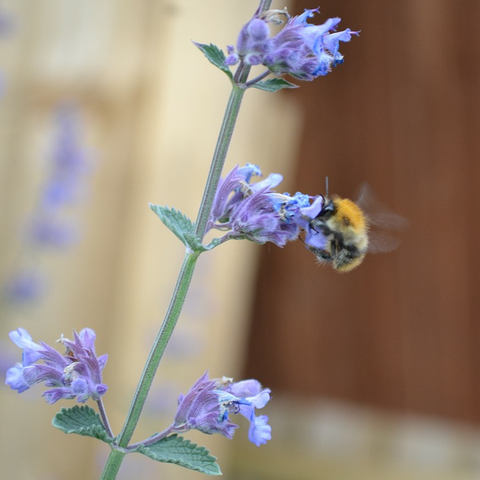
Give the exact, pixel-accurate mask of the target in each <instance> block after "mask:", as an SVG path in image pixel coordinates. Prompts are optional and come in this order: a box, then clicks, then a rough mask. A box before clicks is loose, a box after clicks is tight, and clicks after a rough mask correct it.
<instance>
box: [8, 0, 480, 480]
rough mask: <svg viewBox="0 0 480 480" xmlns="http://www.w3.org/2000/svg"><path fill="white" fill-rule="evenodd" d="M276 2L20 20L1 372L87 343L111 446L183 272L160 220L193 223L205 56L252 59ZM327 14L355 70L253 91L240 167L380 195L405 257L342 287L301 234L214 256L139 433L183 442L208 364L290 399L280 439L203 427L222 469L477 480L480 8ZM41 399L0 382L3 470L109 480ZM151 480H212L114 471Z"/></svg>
mask: <svg viewBox="0 0 480 480" xmlns="http://www.w3.org/2000/svg"><path fill="white" fill-rule="evenodd" d="M257 4H258V2H257V1H256V0H255V1H253V0H252V1H251V0H248V1H244V2H234V1H226V0H199V1H196V2H188V1H186V0H101V1H98V0H83V1H82V2H77V1H75V0H37V1H36V2H29V1H27V0H15V1H14V0H9V1H4V2H2V3H1V4H0V225H1V227H0V251H1V252H2V253H1V255H0V281H1V288H2V302H1V306H0V315H1V318H0V369H1V370H2V375H4V374H5V372H6V370H7V369H8V368H9V367H10V366H12V365H13V364H14V363H15V362H17V361H19V360H20V350H19V349H18V348H17V347H15V345H13V343H12V342H11V341H10V340H9V338H8V332H10V331H11V330H14V329H16V328H18V327H24V328H26V329H27V330H28V331H29V332H30V334H31V335H32V337H33V338H34V340H35V341H40V340H43V341H45V342H47V343H49V344H53V343H54V342H55V340H56V339H57V338H59V336H60V334H61V333H63V334H65V336H67V337H69V336H70V337H71V334H72V330H73V329H76V330H77V331H79V330H81V329H82V328H84V327H91V328H93V329H94V330H95V331H96V333H97V344H96V347H97V352H98V353H99V354H102V353H108V354H109V361H108V363H107V366H106V369H105V371H104V381H105V383H107V384H108V385H109V391H108V393H107V395H106V396H105V397H104V400H105V404H106V407H107V411H108V413H109V416H110V420H111V423H112V427H113V429H114V431H115V432H118V431H119V430H120V429H121V426H122V424H123V421H124V418H125V414H126V412H127V409H128V407H129V404H130V401H131V398H132V394H133V391H134V389H135V386H136V383H137V380H138V378H139V375H140V373H141V371H142V368H143V365H144V362H145V360H146V357H147V355H148V351H149V348H150V346H151V343H152V340H153V338H154V336H155V335H156V332H157V331H158V328H159V325H160V323H161V321H162V319H163V314H164V312H165V310H166V307H167V304H168V301H169V299H170V295H171V292H172V289H173V284H174V282H175V280H176V275H177V273H178V271H179V268H180V265H181V262H182V258H183V246H182V245H181V244H180V242H178V240H177V239H176V238H175V237H174V236H173V235H172V234H171V233H170V232H169V231H167V229H166V228H165V227H164V226H163V225H162V224H161V222H160V221H159V220H158V218H156V217H155V215H154V214H153V213H152V212H151V211H150V209H149V208H148V203H149V202H151V203H156V204H162V205H169V206H173V207H175V208H177V209H180V210H181V211H182V212H184V213H185V214H187V215H189V216H190V217H191V218H195V216H196V213H197V209H198V205H199V202H200V198H201V194H202V191H203V185H204V182H205V179H206V176H207V172H208V168H209V163H210V159H211V156H212V153H213V149H214V146H215V141H216V138H217V134H218V129H219V126H220V123H221V119H222V116H223V111H224V108H225V105H226V101H227V98H228V94H229V82H228V81H227V79H226V77H225V76H224V75H223V74H221V73H220V72H219V71H217V70H216V69H215V68H213V67H212V66H211V65H210V64H209V63H208V62H207V61H206V60H205V58H204V57H203V55H202V54H201V53H200V52H199V51H197V49H196V48H195V47H194V46H193V45H192V43H191V40H195V41H198V42H203V43H210V42H212V43H215V44H217V45H218V46H220V47H221V48H225V47H226V45H229V44H234V43H235V42H236V36H237V34H238V31H239V30H240V28H241V26H242V25H243V24H244V23H245V22H246V21H248V19H249V18H250V17H251V15H252V14H253V12H254V11H255V9H256V7H257ZM287 5H288V7H289V11H290V13H291V14H294V15H297V14H300V13H302V12H303V11H304V9H305V8H315V7H317V6H318V5H317V4H316V3H315V4H312V3H309V2H305V1H295V2H294V1H290V2H287ZM284 6H285V3H281V4H279V3H278V2H274V3H273V7H274V8H283V7H284ZM320 7H321V14H320V15H317V16H316V17H315V22H316V23H322V22H323V21H325V20H326V19H327V18H329V17H336V16H340V17H341V18H342V23H341V24H340V28H341V29H344V28H347V27H350V28H352V29H354V30H361V33H360V37H358V38H353V39H352V41H351V42H350V43H347V44H342V45H341V52H342V53H343V54H344V55H345V63H344V64H343V65H341V66H339V67H338V68H336V69H335V70H334V71H333V72H332V73H331V74H329V75H328V76H326V77H323V78H318V79H317V80H316V81H314V82H311V83H302V84H301V88H300V89H298V90H296V91H284V92H280V93H277V94H275V95H273V94H267V93H264V92H260V91H249V92H248V93H247V94H246V96H245V99H244V103H243V106H242V110H241V113H240V117H239V120H238V124H237V129H236V131H235V135H234V138H233V141H232V146H231V149H230V153H229V157H228V159H227V165H226V169H228V170H229V169H231V168H232V167H233V166H234V165H236V164H245V163H255V164H258V165H259V166H260V167H261V169H262V170H263V172H264V173H265V174H268V173H270V172H279V173H281V174H283V175H284V178H285V180H284V183H282V185H281V186H280V188H279V189H280V190H284V191H290V192H295V191H302V192H305V193H309V194H312V195H313V194H317V193H323V192H324V185H325V176H328V177H329V180H330V192H331V193H337V194H339V195H341V196H345V197H351V198H355V196H356V194H357V192H358V189H359V187H360V185H361V184H362V183H364V182H368V183H369V185H370V186H371V188H372V190H373V192H374V193H375V195H376V197H378V199H380V201H381V202H382V203H384V204H385V205H387V206H388V207H390V208H391V209H392V210H393V211H395V212H397V213H398V214H400V215H402V216H403V217H405V218H407V219H408V220H409V221H410V226H409V228H408V230H406V231H405V232H403V234H402V244H401V246H400V248H398V249H397V250H396V251H395V252H392V253H388V254H384V255H372V256H368V257H367V259H366V260H365V262H364V264H363V265H362V266H361V267H360V268H358V269H357V270H355V271H353V272H351V273H348V274H344V275H340V274H337V273H336V272H334V271H333V270H331V269H329V268H326V267H321V266H318V265H317V263H316V262H315V259H314V257H313V255H312V254H311V253H310V252H308V251H307V250H306V249H305V248H304V246H303V245H302V244H301V243H300V242H295V243H294V244H291V245H287V246H286V247H285V248H283V249H279V248H277V247H276V246H274V245H266V246H263V247H259V246H257V245H253V244H248V243H247V242H230V243H229V244H226V245H223V246H222V247H221V248H218V249H216V250H215V251H214V252H212V253H209V254H206V255H203V256H202V257H201V258H200V260H199V262H198V266H197V270H196V272H195V276H194V279H193V283H192V287H191V290H190V292H189V297H188V299H187V304H186V306H185V308H184V311H183V313H182V316H181V319H180V322H179V325H178V327H177V329H176V331H175V334H174V336H173V338H172V341H171V343H170V344H169V347H168V351H167V354H166V358H165V361H164V362H163V363H162V365H161V367H160V369H159V372H158V375H157V378H156V380H155V384H154V387H153V389H152V391H151V393H150V396H149V399H148V404H147V407H146V409H145V412H144V415H143V417H142V419H141V421H140V424H139V427H138V430H137V432H136V434H135V437H134V440H135V441H138V440H141V439H142V438H145V437H146V436H149V435H151V434H152V433H153V432H154V431H159V430H162V429H163V428H164V427H165V426H166V425H168V424H169V423H170V422H171V418H172V415H173V414H174V412H175V407H176V399H177V396H178V394H179V393H186V392H187V391H188V389H189V387H190V386H191V385H192V384H193V383H194V382H195V380H196V379H197V378H198V377H199V376H200V375H201V374H202V373H203V372H204V371H205V370H207V369H209V371H210V375H211V376H212V377H217V376H222V375H226V376H232V377H235V378H236V379H237V380H239V379H241V378H247V377H254V378H257V379H258V380H260V381H261V382H262V384H263V385H264V386H268V387H270V388H272V391H273V399H272V401H271V402H270V404H269V405H268V407H267V408H266V410H265V412H264V413H266V414H267V415H268V416H269V418H270V424H271V425H272V429H273V439H272V440H271V441H270V442H269V443H268V444H267V445H264V446H262V447H260V448H257V447H256V446H254V445H252V444H250V443H249V442H248V441H247V425H246V424H245V422H242V421H241V420H242V419H239V423H240V425H241V427H243V428H240V429H239V430H238V431H237V433H236V435H235V439H234V440H233V441H228V440H226V439H225V438H223V437H222V438H216V437H207V436H205V435H201V434H196V433H195V432H193V433H192V434H191V435H190V434H189V435H188V438H189V439H191V440H192V441H194V442H198V443H200V444H202V445H206V446H207V447H208V448H209V449H210V450H211V452H212V453H213V454H214V455H216V456H217V457H219V463H220V465H221V467H222V470H223V471H224V474H225V477H226V478H229V479H233V480H237V479H255V480H270V479H280V480H283V479H285V480H289V479H296V480H298V479H300V480H310V479H322V480H352V479H355V480H401V479H402V480H403V479H409V480H411V479H413V480H430V479H432V480H433V479H435V480H447V479H448V480H468V479H474V478H479V476H480V428H479V427H480V424H479V422H480V383H479V379H478V376H479V373H480V351H479V349H478V347H477V342H478V341H479V340H480V330H479V323H478V317H479V315H478V313H479V307H480V297H479V295H478V291H477V290H478V283H479V273H478V272H479V268H478V262H479V260H478V258H477V257H478V254H477V252H476V250H475V248H476V246H477V242H478V238H479V228H480V227H479V225H478V222H476V221H475V220H474V219H473V220H472V217H473V216H475V213H476V210H475V208H476V207H477V206H478V205H479V199H480V196H479V194H478V191H477V190H478V183H479V180H480V171H479V167H478V166H477V163H478V162H477V158H478V157H479V155H480V140H479V139H478V130H479V127H480V118H479V116H480V113H479V112H480V88H479V80H480V78H479V77H480V71H479V68H480V58H479V56H480V49H479V47H478V42H475V41H474V36H473V32H474V31H475V28H476V26H477V23H478V20H479V19H480V4H479V3H478V2H477V1H475V0H465V1H464V2H462V8H461V9H460V8H458V3H457V2H453V1H451V0H450V1H449V0H435V1H433V0H423V1H422V2H418V1H414V0H401V1H397V2H381V1H379V0H373V1H372V0H369V1H367V0H357V1H356V2H345V1H339V0H336V1H334V0H323V1H322V4H321V5H320ZM472 37H473V38H472ZM297 83H298V82H297ZM41 391H42V388H41V387H34V388H32V389H31V390H29V391H27V392H25V393H23V394H22V395H20V396H19V395H17V393H16V392H14V391H12V390H10V389H9V388H8V387H7V386H6V385H3V382H2V384H1V385H0V446H1V448H0V465H1V471H2V477H3V478H8V479H12V480H30V479H35V480H63V479H66V478H68V479H69V480H76V479H80V478H82V479H84V478H92V479H95V478H98V476H99V472H100V471H101V469H102V466H103V462H104V461H105V458H106V456H107V455H108V447H107V446H106V445H104V444H100V442H95V441H93V440H92V439H88V438H84V437H79V436H69V437H65V435H64V434H63V433H61V432H60V431H58V430H55V429H54V428H52V427H51V424H50V422H51V418H52V417H53V416H54V414H55V413H56V412H57V411H58V410H59V409H60V408H61V407H62V406H71V405H72V404H71V403H67V402H63V403H62V404H61V405H60V404H56V405H48V404H46V403H45V402H44V400H43V399H41V397H40V395H41ZM133 476H134V477H135V478H136V480H143V479H147V478H153V477H155V478H157V477H158V478H162V479H166V480H170V479H177V478H182V479H189V478H192V479H193V478H200V477H199V476H200V474H198V473H194V472H189V471H186V470H184V469H180V468H178V467H174V466H169V465H164V464H157V463H155V462H152V461H151V460H149V459H147V458H143V457H141V456H138V457H136V456H135V455H131V456H128V457H127V459H126V460H125V462H124V464H123V466H122V470H121V474H120V475H119V477H118V478H119V479H130V478H132V477H133Z"/></svg>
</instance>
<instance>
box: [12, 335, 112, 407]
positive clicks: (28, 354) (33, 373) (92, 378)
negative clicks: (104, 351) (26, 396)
mask: <svg viewBox="0 0 480 480" xmlns="http://www.w3.org/2000/svg"><path fill="white" fill-rule="evenodd" d="M73 334H74V340H73V341H71V340H68V339H66V338H63V336H62V337H61V338H60V340H58V342H59V343H61V344H62V345H63V346H64V347H65V353H64V354H63V355H62V354H60V353H58V352H57V351H56V350H55V349H54V348H52V347H50V346H49V345H47V344H46V343H43V342H41V343H40V344H38V343H35V342H34V341H33V340H32V337H31V336H30V334H29V333H28V332H27V331H26V330H25V329H23V328H19V329H17V330H14V331H13V332H10V338H11V339H12V341H13V342H14V343H15V344H16V345H17V346H18V347H20V348H21V349H22V350H23V354H22V362H21V363H17V364H16V365H15V366H14V367H12V368H10V369H9V370H8V371H7V375H6V380H5V383H6V384H7V385H9V386H10V387H11V388H12V389H14V390H17V391H18V393H22V392H24V391H25V390H28V389H29V388H30V387H31V386H32V385H34V384H36V383H42V382H43V383H44V384H45V386H47V387H51V388H49V390H46V391H45V392H44V393H43V396H44V397H45V398H46V400H47V402H48V403H55V402H57V401H58V400H60V399H62V398H65V399H74V398H76V399H77V401H78V402H81V403H84V402H86V401H87V400H88V399H89V398H92V399H93V400H95V401H96V400H99V399H100V397H101V396H103V395H104V394H105V392H106V391H107V388H108V387H107V386H106V385H105V384H103V383H102V370H103V368H104V367H105V364H106V362H107V358H108V357H107V355H101V356H100V357H97V356H96V354H95V346H94V343H95V332H94V331H93V330H91V329H89V328H84V329H83V330H82V331H81V332H80V333H79V334H77V332H73ZM40 360H41V361H43V363H37V362H38V361H40Z"/></svg>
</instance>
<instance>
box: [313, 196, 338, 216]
mask: <svg viewBox="0 0 480 480" xmlns="http://www.w3.org/2000/svg"><path fill="white" fill-rule="evenodd" d="M325 200H326V203H325V206H324V207H323V208H322V210H320V213H319V214H318V215H317V218H321V219H322V220H328V219H329V218H330V217H331V216H332V215H333V214H334V213H335V210H336V207H335V203H334V202H333V200H330V199H327V198H326V199H325Z"/></svg>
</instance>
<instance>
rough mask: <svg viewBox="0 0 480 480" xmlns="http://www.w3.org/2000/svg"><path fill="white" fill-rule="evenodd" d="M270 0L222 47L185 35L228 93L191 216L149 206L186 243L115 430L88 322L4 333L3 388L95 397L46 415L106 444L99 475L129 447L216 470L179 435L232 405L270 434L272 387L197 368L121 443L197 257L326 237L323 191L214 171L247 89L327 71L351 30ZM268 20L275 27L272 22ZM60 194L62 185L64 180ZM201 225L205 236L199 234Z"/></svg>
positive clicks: (231, 426)
mask: <svg viewBox="0 0 480 480" xmlns="http://www.w3.org/2000/svg"><path fill="white" fill-rule="evenodd" d="M270 6H271V0H261V1H260V4H259V7H258V9H257V11H256V12H255V13H254V15H253V17H252V18H251V19H250V20H248V22H247V23H246V24H245V25H244V26H243V28H242V29H241V31H240V33H239V35H238V39H237V43H236V46H233V45H230V46H228V47H227V48H226V54H225V53H224V52H223V51H222V50H221V49H220V48H218V47H217V46H215V45H213V44H208V45H207V44H201V43H195V45H196V46H197V47H198V48H199V49H200V50H201V51H202V52H203V54H204V55H205V56H206V58H207V59H208V60H209V61H210V62H211V63H212V64H213V65H214V66H215V67H217V68H218V69H220V70H221V71H222V72H223V73H224V74H226V76H227V78H228V80H229V81H230V83H231V85H232V91H231V94H230V98H229V100H228V103H227V108H226V112H225V116H224V119H223V122H222V125H221V129H220V134H219V138H218V142H217V145H216V148H215V151H214V154H213V159H212V162H211V166H210V172H209V175H208V179H207V182H206V186H205V190H204V194H203V198H202V200H201V203H200V208H199V212H198V215H197V218H196V220H195V221H192V220H190V219H189V218H188V217H187V216H186V215H184V214H183V213H181V212H179V211H177V210H175V209H173V208H168V207H165V206H159V205H150V206H151V209H152V210H153V211H154V212H155V213H156V214H157V215H158V217H159V218H160V220H161V221H162V222H163V223H164V224H165V226H166V227H167V228H168V229H170V230H171V231H172V232H173V233H174V234H175V235H176V236H177V237H178V239H179V240H180V241H181V242H182V243H183V244H184V246H185V258H184V261H183V265H182V267H181V270H180V273H179V276H178V279H177V283H176V286H175V290H174V293H173V296H172V299H171V302H170V305H169V307H168V310H167V312H166V314H165V318H164V321H163V323H162V325H161V326H160V329H159V332H158V335H157V337H156V339H155V341H154V344H153V346H152V349H151V351H150V355H149V357H148V360H147V363H146V365H145V368H144V370H143V373H142V376H141V378H140V381H139V383H138V386H137V389H136V391H135V393H134V396H133V401H132V404H131V406H130V409H129V412H128V414H127V418H126V420H125V423H124V425H123V428H122V430H121V431H120V432H119V433H118V434H115V433H113V432H112V430H111V427H110V425H109V422H108V419H107V413H106V411H105V409H104V406H103V403H102V398H103V396H104V395H106V394H107V393H108V390H107V386H106V385H105V384H104V383H103V380H102V372H103V369H104V368H105V366H106V361H107V356H106V355H101V356H97V354H96V352H95V348H94V341H95V333H94V332H93V331H92V330H90V329H88V328H85V329H83V330H81V331H80V332H79V333H77V332H73V340H69V339H67V338H65V337H63V336H61V337H60V339H59V340H58V343H59V345H60V349H62V348H63V351H62V352H59V351H58V349H55V348H53V347H51V346H50V345H48V344H47V343H43V342H40V343H36V342H34V341H33V339H32V338H31V336H30V335H29V334H28V332H27V331H26V330H24V329H22V328H19V329H17V330H15V331H13V332H11V333H10V337H11V339H12V341H13V342H14V343H15V344H16V345H17V346H18V347H20V348H21V349H22V351H23V355H22V361H21V362H19V363H18V364H17V365H15V366H13V367H12V368H10V369H9V370H8V372H7V379H6V383H7V384H8V385H9V386H10V387H11V388H12V389H14V390H17V391H18V392H19V393H21V392H24V391H25V390H27V389H29V388H32V387H33V386H35V385H37V384H44V385H45V387H47V390H45V391H44V392H43V396H44V397H45V399H46V401H47V402H49V403H55V402H57V401H60V400H75V401H77V402H80V403H85V402H86V401H87V400H92V401H93V402H95V403H96V405H97V408H98V413H96V412H95V410H94V409H92V408H91V407H89V406H87V405H82V406H74V407H72V408H63V409H62V410H61V411H60V412H59V413H58V414H57V415H56V416H55V417H54V420H53V425H54V426H55V427H57V428H59V429H60V430H63V431H64V432H65V433H76V434H80V435H84V436H90V437H94V438H96V439H98V440H101V441H103V442H105V443H106V444H108V445H109V446H110V448H111V452H110V456H109V457H108V459H107V462H106V464H105V467H104V470H103V473H102V475H101V480H113V479H115V478H116V476H117V473H118V471H119V469H120V467H121V464H122V461H123V459H124V457H125V455H127V454H130V453H134V452H136V453H139V454H142V455H145V456H147V457H150V458H151V459H153V460H156V461H158V462H167V463H175V464H177V465H180V466H183V467H186V468H189V469H192V470H197V471H199V472H202V473H204V474H207V475H220V474H221V471H220V467H219V466H218V464H217V462H216V458H215V457H213V456H212V455H210V452H208V450H206V449H205V448H204V447H200V446H197V445H195V444H192V443H191V442H190V441H189V440H187V439H185V438H184V437H183V436H182V435H183V434H185V433H188V432H189V431H190V430H198V431H200V432H203V433H206V434H220V435H223V436H224V437H226V438H228V439H231V438H232V437H233V435H234V433H235V431H236V429H237V428H238V425H237V424H236V423H234V418H235V416H236V415H238V414H240V415H242V416H244V417H245V418H247V420H248V421H249V424H250V426H249V431H248V438H249V440H250V441H251V442H252V443H253V444H254V445H257V446H260V445H263V444H265V443H266V442H267V441H269V440H270V439H271V438H272V428H271V426H270V425H269V424H268V417H267V416H266V415H263V414H258V410H262V409H263V408H264V407H266V405H267V404H268V402H269V400H270V389H268V388H264V387H262V385H261V384H260V383H259V382H258V381H257V380H254V379H248V380H243V381H238V382H236V381H234V380H233V379H231V378H228V377H223V378H210V377H209V374H208V372H205V373H203V374H201V372H199V375H200V377H199V379H198V380H197V381H196V382H195V383H194V385H193V386H192V387H191V388H190V390H189V391H188V392H187V393H186V394H185V395H180V396H179V397H178V405H177V410H176V413H175V414H174V416H173V419H172V423H171V425H170V426H168V427H167V428H165V429H164V430H163V431H162V432H160V433H152V435H151V436H150V437H149V438H147V439H145V440H143V441H140V442H137V443H131V438H132V435H133V432H134V430H135V427H136V425H137V422H138V421H139V418H140V415H141V412H142V409H143V407H144V404H145V400H146V398H147V394H148V392H149V389H150V387H151V384H152V381H153V379H154V376H155V373H156V371H157V368H158V366H159V363H160V361H161V359H162V356H163V354H164V351H165V348H166V346H167V344H168V342H169V339H170V337H171V335H172V333H173V331H174V329H175V325H176V323H177V320H178V319H179V316H180V313H181V310H182V307H183V304H184V301H185V297H186V295H187V291H188V287H189V284H190V281H191V279H192V276H193V272H194V269H195V264H196V261H197V259H198V257H199V256H200V255H201V254H203V253H206V252H210V251H211V250H213V249H214V248H216V247H218V246H220V245H222V244H223V243H225V242H226V241H228V240H249V241H251V242H254V243H257V244H259V245H263V244H265V243H267V242H271V243H274V244H275V245H277V246H279V247H283V246H284V245H285V244H286V243H287V242H292V241H295V240H297V239H299V238H300V235H301V234H302V232H305V240H304V241H305V242H307V246H308V245H313V246H315V247H318V246H319V245H321V244H322V242H325V239H324V238H323V234H322V232H317V231H316V230H315V229H313V228H312V227H311V221H312V219H314V218H316V217H317V216H318V215H319V213H320V212H321V210H322V208H323V206H324V205H323V203H324V197H323V196H322V195H308V194H304V193H300V192H297V193H295V194H293V195H291V194H289V193H284V192H279V191H276V190H275V189H276V188H277V187H278V186H279V185H280V183H281V182H282V180H283V178H282V176H281V175H280V174H278V173H271V174H269V175H268V176H266V177H264V178H263V179H260V180H258V181H256V180H257V178H258V177H261V175H262V173H261V169H260V168H259V167H258V166H256V165H252V164H247V165H244V166H236V167H234V168H233V169H232V170H231V171H230V172H228V173H226V174H224V175H223V176H222V173H223V167H224V163H225V158H226V155H227V151H228V148H229V144H230V140H231V138H232V134H233V131H234V127H235V122H236V119H237V116H238V113H239V109H240V105H241V102H242V99H243V96H244V94H245V93H246V92H247V91H248V90H249V89H251V88H256V89H260V90H263V91H266V92H276V91H278V90H281V89H284V88H289V89H292V88H296V87H297V85H295V84H293V83H290V82H289V81H287V80H286V79H285V78H283V76H284V75H290V76H291V77H293V78H295V79H297V80H308V81H311V80H313V79H315V78H317V77H319V76H324V75H326V74H327V73H329V72H330V71H331V70H332V68H333V67H335V66H337V65H339V64H340V63H342V61H343V56H342V55H341V54H340V52H339V46H340V42H348V41H349V40H350V39H351V37H352V35H357V33H358V32H353V31H351V30H350V29H346V30H344V31H341V32H337V31H336V27H337V26H338V24H339V22H340V19H339V18H332V19H328V20H327V21H326V22H324V23H323V24H320V25H315V24H313V23H308V20H310V19H311V18H312V17H314V15H315V14H316V13H318V9H312V10H306V11H305V12H304V13H303V14H301V15H299V16H294V17H292V16H290V14H289V13H288V12H287V11H286V9H284V10H271V9H270ZM278 25H281V26H283V28H281V29H280V30H279V31H278ZM271 26H275V27H277V28H276V30H277V31H278V33H275V34H274V33H272V32H271V29H270V27H271ZM234 66H235V67H236V68H235V71H232V70H231V68H232V67H234ZM253 66H257V67H259V66H263V67H264V70H263V72H261V73H260V74H259V75H257V76H256V77H254V78H250V70H251V67H253ZM270 75H272V77H271V78H268V79H267V77H268V76H270ZM58 192H59V193H60V194H61V193H62V189H60V190H59V191H58ZM58 192H57V193H58ZM207 232H208V233H209V238H211V237H212V236H213V239H212V240H210V241H209V242H208V243H205V241H204V238H205V234H206V233H207ZM215 232H218V236H215ZM226 373H227V372H226Z"/></svg>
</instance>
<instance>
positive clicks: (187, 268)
mask: <svg viewBox="0 0 480 480" xmlns="http://www.w3.org/2000/svg"><path fill="white" fill-rule="evenodd" d="M198 256H199V253H191V252H187V253H186V255H185V259H184V261H183V265H182V268H181V270H180V274H179V276H178V280H177V284H176V285H175V290H174V293H173V296H172V300H171V301H170V305H169V307H168V310H167V313H166V315H165V320H164V321H163V323H162V326H161V328H160V330H159V332H158V335H157V338H156V339H155V342H154V344H153V347H152V349H151V351H150V355H149V357H148V359H147V363H146V364H145V368H144V369H143V372H142V376H141V378H140V382H139V383H138V386H137V390H136V391H135V395H134V397H133V401H132V404H131V406H130V410H129V412H128V416H127V420H126V422H125V425H124V426H123V430H122V432H121V433H120V436H119V440H118V445H119V446H120V447H122V448H126V447H127V445H128V443H129V442H130V439H131V438H132V435H133V431H134V430H135V427H136V426H137V422H138V419H139V417H140V414H141V412H142V409H143V406H144V404H145V400H146V398H147V394H148V391H149V390H150V386H151V385H152V382H153V378H154V376H155V372H156V371H157V368H158V365H159V363H160V360H161V359H162V356H163V353H164V352H165V349H166V348H167V344H168V341H169V340H170V337H171V336H172V333H173V330H174V328H175V325H176V324H177V320H178V317H179V316H180V312H181V311H182V307H183V304H184V302H185V297H186V296H187V292H188V287H189V286H190V282H191V280H192V276H193V271H194V270H195V263H196V262H197V258H198Z"/></svg>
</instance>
